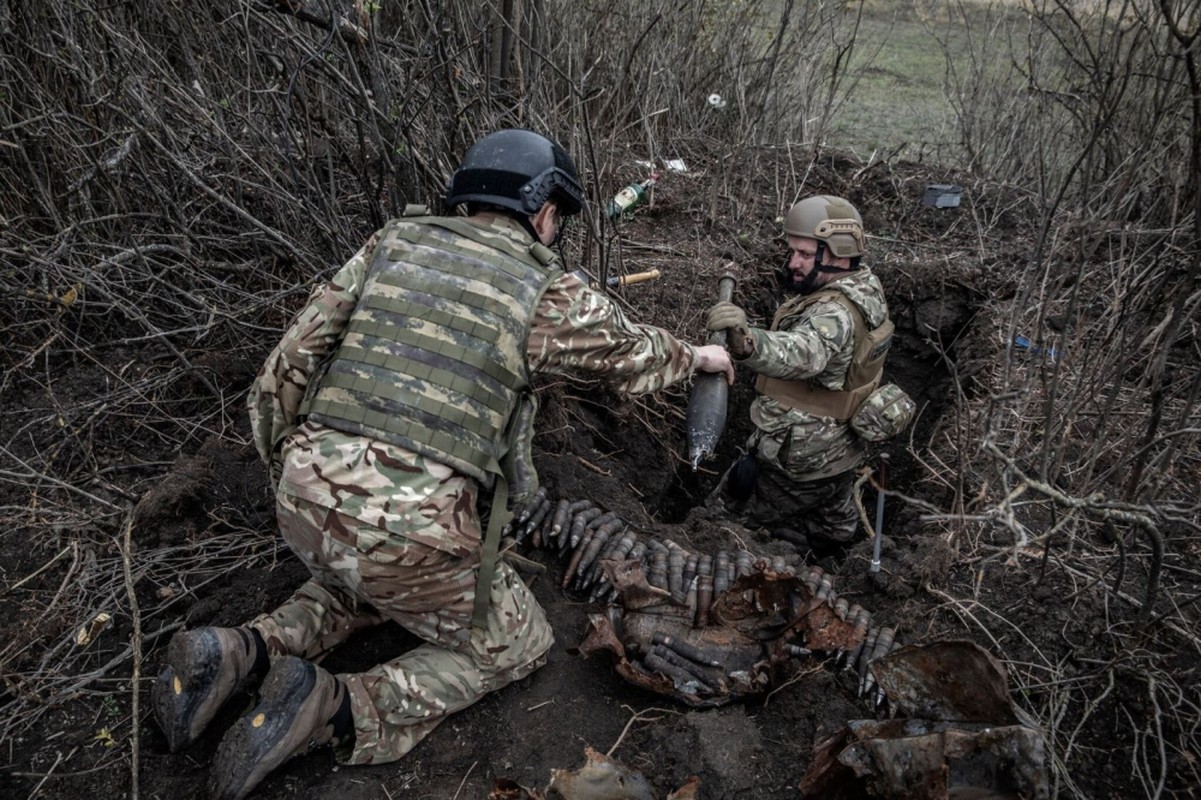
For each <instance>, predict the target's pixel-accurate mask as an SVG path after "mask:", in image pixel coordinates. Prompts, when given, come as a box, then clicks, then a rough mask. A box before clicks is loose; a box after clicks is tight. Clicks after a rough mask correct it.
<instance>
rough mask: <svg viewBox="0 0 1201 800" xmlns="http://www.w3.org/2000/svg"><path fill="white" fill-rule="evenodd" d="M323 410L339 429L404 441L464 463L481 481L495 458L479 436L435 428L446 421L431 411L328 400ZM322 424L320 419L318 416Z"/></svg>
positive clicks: (417, 447) (414, 446)
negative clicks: (381, 408) (387, 410)
mask: <svg viewBox="0 0 1201 800" xmlns="http://www.w3.org/2000/svg"><path fill="white" fill-rule="evenodd" d="M323 406H324V410H326V413H328V414H329V415H330V416H331V417H333V418H334V419H335V420H336V421H337V423H338V425H339V430H347V429H348V428H350V429H352V432H354V433H359V434H361V435H363V436H369V437H371V438H373V439H380V440H383V441H398V440H399V441H402V442H405V445H403V446H406V447H407V449H409V450H413V451H415V452H418V453H423V454H427V455H431V456H433V457H435V458H440V457H441V456H448V457H450V458H452V459H457V460H458V461H461V462H464V463H465V464H467V465H469V466H470V468H471V469H472V470H474V472H475V475H474V476H473V477H477V478H478V479H479V480H484V477H483V476H485V474H486V473H485V472H484V467H485V466H486V465H487V463H488V461H489V459H490V458H493V455H492V453H493V450H494V446H493V445H492V444H491V443H489V442H484V441H483V440H481V439H480V438H479V437H477V436H473V435H467V436H464V438H459V437H457V436H452V435H451V434H449V433H447V432H446V431H444V430H438V429H435V428H434V427H433V426H434V425H441V426H443V427H444V426H445V421H444V420H439V419H436V418H433V417H432V416H431V415H430V414H429V412H428V411H423V410H422V409H418V408H412V407H410V408H403V409H401V408H398V409H397V410H396V411H394V412H391V413H385V412H382V411H376V410H373V409H367V408H364V407H363V406H361V405H357V404H350V403H341V402H338V401H336V400H327V401H325V403H323ZM317 418H318V420H319V421H321V416H320V415H317Z"/></svg>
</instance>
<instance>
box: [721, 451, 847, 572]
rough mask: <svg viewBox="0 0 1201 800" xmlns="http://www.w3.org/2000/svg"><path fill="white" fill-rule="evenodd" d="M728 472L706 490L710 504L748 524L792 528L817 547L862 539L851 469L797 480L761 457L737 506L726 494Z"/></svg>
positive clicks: (827, 546)
mask: <svg viewBox="0 0 1201 800" xmlns="http://www.w3.org/2000/svg"><path fill="white" fill-rule="evenodd" d="M729 475H730V473H729V470H727V471H726V474H725V475H723V476H722V479H721V482H720V483H719V484H718V485H717V488H716V489H714V491H713V494H711V495H710V503H713V502H715V501H716V502H721V503H722V504H723V505H724V506H725V507H726V510H727V511H728V512H729V513H730V515H731V516H732V517H733V518H735V519H737V520H738V521H739V522H742V523H743V524H745V525H748V526H749V527H762V528H767V529H768V530H777V529H780V528H791V529H792V530H794V531H796V532H798V533H801V534H804V536H805V538H806V539H808V540H809V543H810V544H811V545H812V546H813V547H815V548H816V549H817V550H819V551H820V550H823V549H829V548H832V547H838V546H841V545H844V544H848V543H850V542H852V541H855V540H856V539H857V538H862V536H861V535H859V534H860V517H859V510H858V509H857V508H856V507H855V499H854V492H855V479H856V477H857V473H856V471H855V470H848V471H846V472H842V473H839V474H838V475H834V476H831V477H829V478H819V479H817V480H813V481H798V480H796V479H794V478H792V477H790V476H789V475H788V474H787V473H786V472H784V471H783V470H781V469H780V468H779V467H778V466H776V465H775V464H774V463H773V462H772V461H770V460H767V459H762V458H760V460H759V477H758V480H757V482H756V483H755V490H754V492H753V493H752V494H751V496H750V497H748V498H747V499H746V501H745V502H744V503H742V504H741V505H738V506H736V505H734V504H733V503H732V501H730V499H729V498H728V497H727V496H726V493H725V487H726V483H727V481H728V480H729Z"/></svg>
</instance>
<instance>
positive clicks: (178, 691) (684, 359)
mask: <svg viewBox="0 0 1201 800" xmlns="http://www.w3.org/2000/svg"><path fill="white" fill-rule="evenodd" d="M583 202H584V198H583V191H582V189H581V187H580V183H579V179H578V176H577V173H576V169H575V166H574V164H573V163H572V161H571V158H570V157H569V156H568V154H567V153H566V151H564V150H563V149H562V148H561V147H559V146H558V145H557V144H555V143H554V142H552V141H550V140H549V139H546V138H545V137H543V136H540V135H538V134H536V133H532V132H530V131H524V130H504V131H499V132H497V133H494V134H491V135H489V136H486V137H484V138H483V139H481V140H480V141H478V142H477V143H476V144H475V145H474V146H472V148H471V149H470V150H469V151H468V153H467V155H466V157H465V158H464V160H463V163H462V164H461V165H460V167H459V169H458V170H457V171H456V172H455V174H454V176H453V177H452V179H451V182H450V187H449V192H448V195H447V198H446V204H447V206H448V207H450V208H453V207H455V206H459V205H461V204H466V207H467V212H468V216H466V217H435V216H428V215H426V214H425V212H424V209H420V208H412V207H410V209H407V210H406V215H405V216H404V217H403V218H401V219H397V220H393V221H392V222H390V223H389V224H388V225H387V226H385V227H384V228H383V229H382V230H381V231H379V232H378V233H376V234H375V235H374V236H373V237H372V238H371V239H370V240H368V242H367V244H366V245H365V246H364V247H363V249H362V250H360V251H359V252H358V253H357V254H356V255H355V256H354V257H353V258H351V259H350V261H349V262H347V263H346V265H345V266H344V267H342V269H341V270H340V271H339V272H338V273H337V274H336V275H334V277H333V279H332V280H331V281H329V282H328V283H325V284H323V285H322V286H320V287H318V288H317V289H316V291H315V292H314V293H313V295H312V297H310V299H309V301H308V304H307V305H306V306H305V307H304V308H303V309H302V310H301V312H300V314H299V315H298V316H297V317H296V319H295V321H294V322H293V323H292V326H291V328H289V330H288V332H287V333H286V334H285V336H284V338H283V340H282V341H281V342H280V344H279V345H278V346H277V347H276V348H275V350H274V351H273V352H272V353H271V355H270V356H269V357H268V359H267V362H266V364H265V365H264V366H263V368H262V370H261V371H260V373H259V376H258V378H257V380H256V382H255V384H254V387H253V389H252V391H251V393H250V399H249V404H250V416H251V421H252V425H253V429H254V437H255V442H256V444H257V446H258V449H259V452H260V454H261V455H262V457H263V458H264V460H266V461H267V463H268V465H269V467H270V470H271V475H272V480H273V483H274V484H275V487H276V501H277V512H278V519H279V525H280V530H281V532H282V534H283V537H284V539H285V541H286V542H287V544H288V546H289V547H290V548H291V549H292V550H293V551H294V552H295V553H296V554H297V555H298V556H299V557H300V558H301V560H303V561H304V563H305V564H306V566H307V567H308V568H309V570H310V572H311V573H312V578H311V579H310V580H309V581H308V582H307V583H305V584H304V585H303V586H302V587H300V589H299V590H298V591H297V592H296V594H295V595H293V596H292V598H291V599H289V600H288V601H287V602H285V603H284V604H283V605H282V606H280V607H279V608H277V609H276V610H275V611H273V612H271V613H270V614H265V615H263V616H260V617H258V618H257V619H255V620H253V621H252V622H250V623H249V624H247V625H246V626H244V627H240V628H199V629H196V630H192V631H188V632H186V633H181V634H178V635H176V636H175V638H174V639H173V640H172V641H171V644H170V646H169V648H168V653H167V667H166V669H165V670H164V672H163V673H162V674H161V675H160V676H159V678H158V681H157V682H156V684H155V687H154V691H153V698H154V708H155V713H156V715H157V717H158V720H159V723H160V725H161V726H162V728H163V730H164V731H165V732H166V734H167V740H168V742H169V744H170V747H171V749H172V750H173V751H176V750H179V749H181V748H183V747H186V746H188V745H190V744H192V743H193V742H194V741H195V740H196V739H197V737H199V736H200V734H201V732H202V731H203V730H204V728H205V726H206V725H207V724H208V723H209V722H210V721H211V720H212V718H213V716H214V714H215V713H216V712H217V710H218V709H219V708H220V706H221V705H222V704H223V703H224V702H225V701H226V700H227V699H228V698H229V697H230V696H231V694H233V692H234V690H235V688H236V687H237V686H238V685H240V684H244V683H245V682H246V681H247V680H248V679H252V678H254V679H257V678H259V677H262V676H263V675H264V673H265V678H264V679H263V683H262V686H261V688H260V703H259V705H258V707H257V708H255V709H254V710H252V711H251V712H250V713H248V714H247V715H245V716H244V717H242V718H241V719H239V720H238V721H237V722H236V723H234V726H233V727H232V728H231V729H230V730H229V731H228V732H227V733H226V735H225V737H224V739H223V740H222V742H221V745H220V747H219V748H218V751H217V755H216V757H215V760H214V764H213V778H212V780H213V795H214V796H215V797H217V798H220V799H221V800H232V798H241V797H244V796H245V795H246V794H248V793H249V792H250V791H251V790H252V789H253V788H254V787H255V786H256V785H257V784H258V783H259V782H260V781H261V780H262V779H263V778H264V777H265V776H266V775H267V773H269V772H270V771H271V770H273V769H275V768H276V767H277V766H279V765H280V764H281V763H283V762H284V761H285V760H287V759H288V758H289V757H291V756H293V755H298V754H300V753H304V752H306V751H308V750H311V749H313V748H314V747H317V746H320V745H324V744H327V743H331V742H332V743H335V744H338V745H339V755H340V757H344V758H345V759H346V760H347V761H348V762H349V763H351V764H372V763H382V762H387V761H393V760H395V759H398V758H400V757H401V756H403V755H404V754H405V753H407V752H408V751H409V750H411V749H412V748H413V747H414V746H415V745H416V744H417V743H418V742H419V741H421V739H422V738H424V737H425V736H426V734H428V733H429V732H430V731H432V730H433V729H434V728H435V727H436V726H437V725H438V723H440V722H441V721H442V720H444V719H445V718H446V717H447V716H448V715H449V714H452V713H453V712H455V711H458V710H460V709H462V708H466V707H467V706H469V705H471V704H472V703H474V702H475V701H476V700H479V699H480V698H481V697H483V696H484V695H485V694H487V693H488V692H491V691H494V690H496V689H499V688H501V687H502V686H505V685H506V684H508V683H510V682H512V681H514V680H517V679H518V678H521V677H523V676H525V675H528V674H529V673H530V672H532V671H533V670H535V669H537V668H538V667H539V666H541V665H542V664H543V663H545V660H546V652H547V650H548V649H549V648H550V646H551V642H552V632H551V628H550V625H549V624H548V623H547V620H546V616H545V615H544V613H543V611H542V609H541V608H540V607H539V606H538V604H537V602H536V601H535V600H534V598H533V596H532V595H531V594H530V592H529V591H528V589H527V588H526V587H525V585H524V584H523V583H522V581H521V579H520V578H519V577H518V576H517V574H516V573H515V572H514V571H513V570H512V569H511V568H510V567H509V566H508V565H507V564H505V563H504V562H503V561H499V560H498V558H497V544H498V540H499V535H500V528H501V526H502V525H503V522H504V519H503V517H504V516H506V515H505V513H504V510H505V508H506V504H507V497H508V493H509V492H508V490H509V487H510V486H512V487H513V494H514V497H515V499H518V500H520V499H522V497H524V496H527V495H528V494H530V493H531V492H532V491H533V490H534V488H535V487H534V482H536V476H534V475H533V471H532V464H530V463H529V462H528V456H529V445H530V438H531V437H532V435H533V431H532V429H531V426H530V423H531V422H532V420H533V416H534V414H533V411H534V397H533V394H532V393H531V389H530V379H531V376H532V375H533V374H534V373H540V372H551V373H565V372H568V371H571V372H580V371H583V372H589V373H592V374H595V375H603V376H607V377H608V378H610V380H612V381H614V382H615V383H616V385H617V388H618V389H619V390H621V391H624V392H626V393H629V394H638V393H642V392H650V391H655V390H657V389H660V388H662V387H664V386H668V385H670V384H672V383H675V382H677V381H680V380H683V379H685V378H687V377H689V376H690V375H692V374H693V373H694V372H695V371H697V370H702V371H706V372H724V373H725V374H726V375H727V377H728V379H729V380H732V379H733V367H732V366H731V364H730V360H729V357H728V355H727V353H726V351H725V350H723V349H722V348H720V347H713V346H706V347H693V346H691V345H688V344H685V343H683V342H681V341H679V340H677V339H676V338H675V337H673V336H672V335H671V334H669V333H667V332H666V331H664V330H661V329H659V328H655V327H652V326H648V325H638V324H634V323H632V322H630V321H629V320H628V319H627V318H626V316H625V315H624V314H623V313H622V312H621V310H620V309H618V307H617V306H615V305H614V304H613V303H612V302H610V300H609V299H608V298H607V297H606V296H605V295H604V294H601V293H598V292H595V291H593V290H591V289H589V288H588V287H587V286H585V285H584V284H582V283H581V282H580V281H579V280H578V279H577V278H576V277H574V276H573V275H571V274H568V273H565V272H564V271H563V270H562V269H561V268H560V266H559V262H558V260H557V258H556V256H555V255H554V253H553V252H552V251H551V250H550V249H549V247H548V245H550V244H551V243H552V242H553V241H554V240H555V239H556V238H557V235H558V232H559V229H560V225H561V223H562V219H563V218H564V217H565V216H568V215H571V214H575V213H577V212H579V211H580V208H581V206H582V204H583ZM489 488H490V489H491V490H492V498H493V505H492V508H493V509H494V511H493V513H492V515H491V520H490V522H489V525H488V529H487V532H486V533H485V532H484V531H482V530H481V524H480V516H479V512H478V511H477V507H476V505H477V504H476V501H477V499H478V494H479V492H480V491H481V489H489ZM388 619H391V620H395V621H396V622H398V623H400V624H401V625H402V626H404V627H405V628H406V629H408V630H409V631H412V632H413V633H414V634H416V635H417V636H419V637H421V638H422V639H423V640H424V642H425V643H424V644H422V645H421V646H419V647H417V648H416V649H414V650H411V651H409V652H408V653H405V654H404V655H402V656H400V657H399V658H396V659H394V660H392V661H389V662H387V663H385V664H381V665H379V666H377V667H375V668H374V669H372V670H369V671H368V672H365V673H359V674H344V675H336V676H335V675H331V674H330V673H329V672H327V671H326V670H324V669H322V668H321V667H319V666H317V665H316V664H315V663H314V662H313V659H315V658H317V657H318V656H320V655H321V654H323V653H325V652H326V651H328V650H329V649H330V648H332V647H334V646H335V645H337V644H338V643H340V642H342V641H345V640H346V638H347V637H349V636H350V635H351V634H352V633H354V632H355V631H357V630H360V629H362V628H365V627H367V626H370V625H375V624H378V623H380V622H382V621H384V620H388Z"/></svg>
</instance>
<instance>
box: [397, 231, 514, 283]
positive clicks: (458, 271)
mask: <svg viewBox="0 0 1201 800" xmlns="http://www.w3.org/2000/svg"><path fill="white" fill-rule="evenodd" d="M411 238H413V239H415V238H417V237H411ZM398 241H403V242H404V243H405V244H403V245H398V244H397V243H398ZM387 244H388V245H390V246H389V247H388V250H387V259H388V260H389V261H392V262H404V263H408V264H415V265H416V266H418V267H422V268H423V269H429V270H433V271H435V272H440V273H445V274H447V275H454V276H456V277H459V278H464V279H466V280H479V279H480V266H479V256H478V254H477V255H476V256H474V257H472V256H470V255H468V254H466V253H463V252H461V249H459V250H454V251H452V250H442V249H437V250H435V249H433V248H431V247H429V245H428V244H427V245H425V246H421V245H419V244H418V243H417V242H413V241H410V237H405V236H393V237H392V238H391V239H388V240H387ZM447 253H451V255H452V256H454V257H451V258H448V257H447ZM488 277H489V279H490V280H491V281H492V282H493V283H496V284H497V285H498V286H500V288H502V289H506V290H508V291H513V290H514V289H516V288H517V287H518V286H520V285H521V278H520V277H519V276H517V275H514V274H513V273H512V272H511V271H506V270H505V269H503V268H498V269H496V270H494V271H493V274H492V275H489V276H488Z"/></svg>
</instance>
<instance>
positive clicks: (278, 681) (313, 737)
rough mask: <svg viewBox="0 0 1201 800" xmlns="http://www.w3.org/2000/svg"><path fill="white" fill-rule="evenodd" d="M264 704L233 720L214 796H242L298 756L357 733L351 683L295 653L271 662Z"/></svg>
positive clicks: (217, 762)
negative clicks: (351, 710)
mask: <svg viewBox="0 0 1201 800" xmlns="http://www.w3.org/2000/svg"><path fill="white" fill-rule="evenodd" d="M259 698H260V699H259V704H258V706H257V707H255V709H254V710H253V711H251V712H250V713H248V714H246V715H245V716H243V717H242V718H241V719H239V720H238V721H237V722H235V723H234V724H233V727H231V728H230V729H229V731H228V732H227V733H226V734H225V738H224V739H222V740H221V745H220V746H219V747H218V748H217V755H216V757H215V758H214V759H213V776H212V793H211V796H212V797H213V800H241V798H243V797H245V796H246V795H248V794H249V793H250V792H251V791H252V790H253V789H254V787H256V786H258V785H259V782H260V781H262V780H263V778H265V777H267V774H268V773H270V772H271V771H272V770H274V769H275V768H276V767H278V766H280V765H281V764H283V763H284V762H285V761H287V760H288V759H290V758H292V757H293V756H299V755H304V754H305V753H307V752H309V751H310V750H314V749H316V748H318V747H321V746H322V745H325V744H330V743H336V742H337V739H336V738H335V729H338V730H337V733H338V734H341V735H340V736H339V737H338V738H339V739H349V737H350V736H353V732H354V727H353V724H352V722H351V716H350V695H349V694H348V693H347V690H346V686H345V685H344V684H343V683H342V682H341V681H339V680H338V679H337V678H335V677H334V676H333V675H331V674H329V673H328V672H326V671H325V670H324V669H322V668H321V667H319V666H317V665H316V664H314V663H312V662H311V661H305V660H304V659H302V658H297V657H295V656H285V657H284V658H281V659H279V660H278V661H276V662H275V663H274V664H273V665H272V666H271V671H270V672H268V673H267V677H266V678H264V679H263V686H262V688H261V689H260V690H259Z"/></svg>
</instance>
